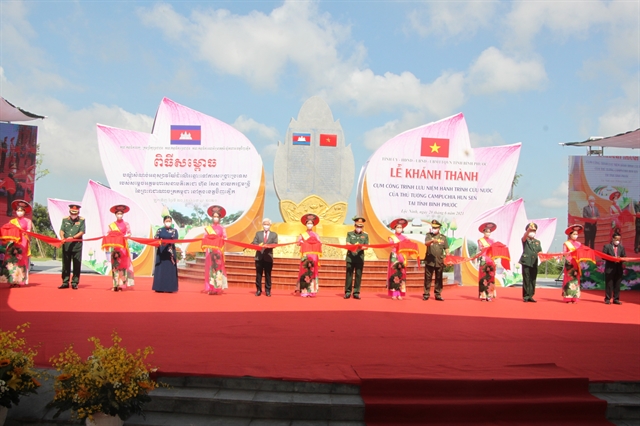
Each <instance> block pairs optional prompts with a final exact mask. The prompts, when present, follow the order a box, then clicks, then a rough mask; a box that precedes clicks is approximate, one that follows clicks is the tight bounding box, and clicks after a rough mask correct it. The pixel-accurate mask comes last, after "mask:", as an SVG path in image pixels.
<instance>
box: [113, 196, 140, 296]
mask: <svg viewBox="0 0 640 426" xmlns="http://www.w3.org/2000/svg"><path fill="white" fill-rule="evenodd" d="M129 210H130V209H129V206H126V205H124V204H116V205H115V206H113V207H111V208H110V209H109V211H110V212H111V213H113V214H114V215H115V216H116V220H115V222H111V223H110V224H109V229H108V230H107V235H109V234H111V235H114V236H116V235H117V236H121V237H125V238H120V239H118V241H116V240H115V239H114V240H113V245H111V247H109V248H110V249H111V277H112V278H113V287H112V290H113V291H122V290H125V289H133V284H134V278H133V262H132V260H131V253H130V252H129V244H128V240H127V239H126V237H130V236H131V226H129V223H128V222H125V221H124V220H123V217H124V214H125V213H127V212H128V211H129Z"/></svg>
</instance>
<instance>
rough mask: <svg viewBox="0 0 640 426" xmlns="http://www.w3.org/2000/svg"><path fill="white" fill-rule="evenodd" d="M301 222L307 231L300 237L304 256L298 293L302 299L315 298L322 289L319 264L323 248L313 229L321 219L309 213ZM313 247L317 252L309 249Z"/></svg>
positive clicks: (300, 269)
mask: <svg viewBox="0 0 640 426" xmlns="http://www.w3.org/2000/svg"><path fill="white" fill-rule="evenodd" d="M300 222H302V224H303V225H305V226H306V227H307V230H306V231H305V232H303V233H302V234H300V236H299V237H298V245H299V246H300V253H301V254H302V256H301V259H300V267H299V268H298V282H297V285H296V292H300V296H302V297H314V296H315V295H316V294H317V293H318V290H319V289H320V282H319V279H318V271H319V265H318V262H319V255H320V253H321V252H322V246H321V245H320V244H319V243H320V236H319V235H318V234H316V233H315V232H314V231H313V227H314V226H316V225H317V224H318V223H320V218H319V217H318V216H317V215H315V214H313V213H307V214H305V215H303V216H302V217H301V218H300ZM313 245H315V247H317V250H313V249H307V248H309V247H312V246H313Z"/></svg>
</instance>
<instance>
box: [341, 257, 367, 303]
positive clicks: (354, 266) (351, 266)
mask: <svg viewBox="0 0 640 426" xmlns="http://www.w3.org/2000/svg"><path fill="white" fill-rule="evenodd" d="M363 269H364V260H362V259H360V258H358V259H351V262H347V277H346V279H345V280H344V294H351V284H352V283H353V275H354V272H355V275H356V279H355V283H354V284H355V285H354V286H353V295H354V296H356V295H359V294H360V284H362V270H363Z"/></svg>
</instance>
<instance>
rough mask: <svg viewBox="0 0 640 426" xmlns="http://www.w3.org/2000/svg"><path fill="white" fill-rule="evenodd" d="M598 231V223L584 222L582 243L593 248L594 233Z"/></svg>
mask: <svg viewBox="0 0 640 426" xmlns="http://www.w3.org/2000/svg"><path fill="white" fill-rule="evenodd" d="M597 232H598V225H595V224H591V223H585V224H584V245H585V246H589V247H591V248H593V246H594V245H595V243H596V233H597Z"/></svg>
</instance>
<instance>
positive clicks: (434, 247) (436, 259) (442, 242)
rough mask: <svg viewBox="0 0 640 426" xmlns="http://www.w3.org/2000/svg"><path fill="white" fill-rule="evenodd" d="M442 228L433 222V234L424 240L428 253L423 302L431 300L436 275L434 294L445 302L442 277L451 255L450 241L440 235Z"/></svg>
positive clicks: (437, 298)
mask: <svg viewBox="0 0 640 426" xmlns="http://www.w3.org/2000/svg"><path fill="white" fill-rule="evenodd" d="M441 226H442V224H441V223H440V222H438V221H437V220H432V221H431V232H430V233H428V234H427V236H426V237H425V239H424V244H425V245H426V246H427V253H426V255H425V258H424V293H423V294H422V300H429V296H430V295H431V279H432V277H433V275H434V274H435V277H436V278H435V280H436V285H435V289H434V291H433V292H434V294H435V296H436V300H439V301H441V302H442V301H444V299H443V298H442V286H443V282H442V279H443V278H442V275H443V273H444V258H445V257H446V256H447V255H448V254H449V241H448V240H447V237H446V236H445V235H442V234H440V227H441Z"/></svg>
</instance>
